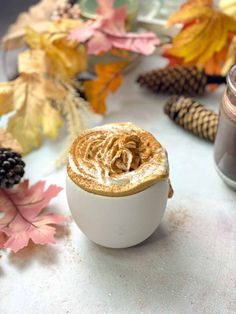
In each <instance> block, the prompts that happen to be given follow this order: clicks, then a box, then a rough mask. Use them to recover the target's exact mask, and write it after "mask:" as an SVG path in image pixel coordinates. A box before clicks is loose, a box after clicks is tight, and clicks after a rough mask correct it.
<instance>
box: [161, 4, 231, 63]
mask: <svg viewBox="0 0 236 314" xmlns="http://www.w3.org/2000/svg"><path fill="white" fill-rule="evenodd" d="M176 23H182V24H183V25H184V26H183V28H182V30H181V31H180V33H179V34H177V35H176V37H175V38H174V39H173V43H172V47H171V48H170V49H168V51H167V53H168V54H170V55H172V56H174V57H177V58H182V60H183V62H184V63H185V64H189V63H191V62H193V63H195V64H197V65H199V66H204V65H205V64H206V62H208V61H209V60H210V59H211V58H212V57H213V56H214V54H215V53H219V52H220V51H221V50H223V49H224V47H225V45H226V44H227V42H228V39H229V36H230V33H231V32H236V20H235V19H233V18H232V17H230V16H228V15H226V14H224V13H222V12H221V11H220V10H218V9H217V8H215V7H214V4H213V1H206V0H195V1H193V0H192V1H188V2H187V3H186V4H184V5H183V6H182V7H181V8H180V10H179V11H178V12H176V13H174V14H173V15H172V16H171V17H170V18H169V21H168V25H169V26H171V25H173V24H176Z"/></svg>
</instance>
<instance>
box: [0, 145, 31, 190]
mask: <svg viewBox="0 0 236 314" xmlns="http://www.w3.org/2000/svg"><path fill="white" fill-rule="evenodd" d="M24 167H25V163H24V161H23V160H22V159H21V155H20V154H19V153H17V152H15V151H13V150H11V149H9V148H0V187H1V188H11V187H13V185H15V184H17V183H19V182H20V180H21V178H22V177H23V175H24V173H25V171H24Z"/></svg>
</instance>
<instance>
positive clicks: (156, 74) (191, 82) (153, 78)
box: [137, 66, 208, 95]
mask: <svg viewBox="0 0 236 314" xmlns="http://www.w3.org/2000/svg"><path fill="white" fill-rule="evenodd" d="M137 82H138V83H139V84H140V86H142V87H148V88H149V89H151V90H152V91H153V92H155V93H158V92H160V93H168V94H173V95H175V94H176V95H201V94H203V93H204V92H205V89H206V86H207V83H208V77H207V75H206V73H205V72H204V71H200V70H198V68H197V67H195V66H191V67H187V66H175V67H168V68H164V69H160V70H155V71H151V72H148V73H146V74H143V75H140V76H139V77H138V79H137Z"/></svg>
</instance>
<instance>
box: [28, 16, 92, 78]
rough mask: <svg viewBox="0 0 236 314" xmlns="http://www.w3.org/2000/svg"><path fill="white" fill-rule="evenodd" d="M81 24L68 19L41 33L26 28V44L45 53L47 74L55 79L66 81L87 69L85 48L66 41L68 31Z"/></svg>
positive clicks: (54, 23)
mask: <svg viewBox="0 0 236 314" xmlns="http://www.w3.org/2000/svg"><path fill="white" fill-rule="evenodd" d="M81 23H82V22H80V21H78V20H70V19H68V20H67V19H63V20H60V21H55V22H52V23H51V24H50V27H49V28H48V29H47V31H45V32H42V33H40V32H37V31H35V30H34V29H33V28H31V27H27V28H26V34H25V41H26V43H27V44H28V45H29V47H30V48H31V49H41V50H43V51H45V53H46V56H47V57H48V59H49V61H50V68H49V74H50V75H52V76H54V77H55V78H58V79H61V80H64V81H65V80H67V81H68V80H70V79H72V78H74V76H75V75H77V74H79V73H80V72H82V71H84V70H86V68H87V55H86V49H85V47H84V46H82V45H79V44H78V43H77V42H75V41H69V40H67V36H68V34H69V31H70V30H71V29H73V28H75V27H76V26H77V27H78V25H81Z"/></svg>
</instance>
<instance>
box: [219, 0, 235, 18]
mask: <svg viewBox="0 0 236 314" xmlns="http://www.w3.org/2000/svg"><path fill="white" fill-rule="evenodd" d="M220 8H221V9H222V11H223V12H224V13H226V14H228V15H231V16H232V17H234V18H235V17H236V1H235V0H221V1H220Z"/></svg>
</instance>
